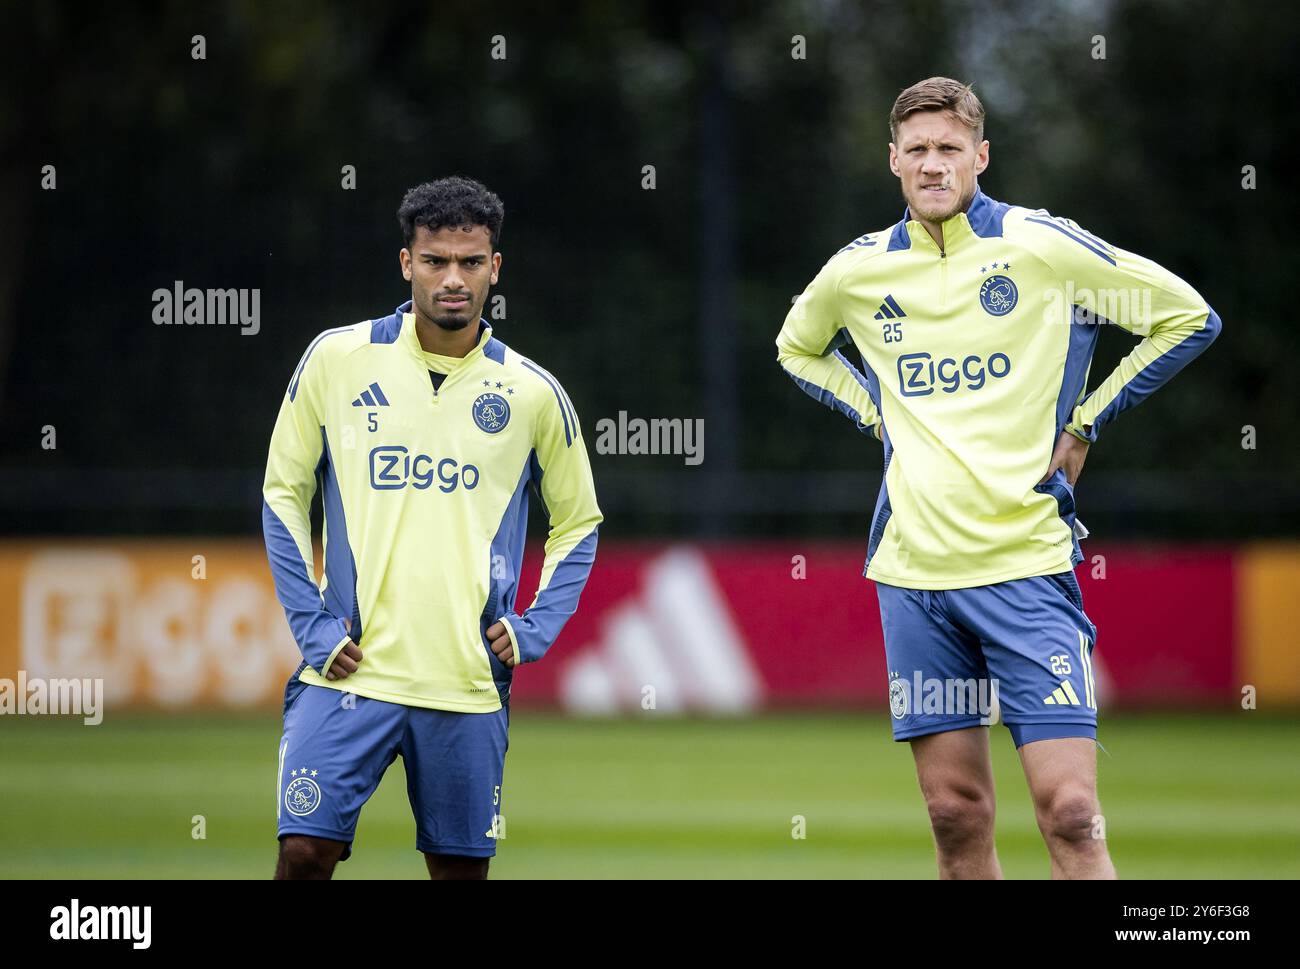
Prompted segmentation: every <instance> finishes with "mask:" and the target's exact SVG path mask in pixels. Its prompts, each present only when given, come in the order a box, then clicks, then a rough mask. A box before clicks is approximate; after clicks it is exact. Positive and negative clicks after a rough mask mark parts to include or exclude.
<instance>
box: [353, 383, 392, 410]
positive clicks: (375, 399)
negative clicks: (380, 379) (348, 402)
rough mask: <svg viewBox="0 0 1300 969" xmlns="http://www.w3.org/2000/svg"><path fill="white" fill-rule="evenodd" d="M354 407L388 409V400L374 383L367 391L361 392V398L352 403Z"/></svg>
mask: <svg viewBox="0 0 1300 969" xmlns="http://www.w3.org/2000/svg"><path fill="white" fill-rule="evenodd" d="M352 406H353V407H387V406H388V398H387V397H385V396H384V392H383V391H382V390H380V389H379V384H378V383H377V382H376V383H373V384H371V385H370V386H369V387H367V388H366V389H365V390H363V391H361V396H360V397H358V398H357V399H356V400H354V401H353V402H352Z"/></svg>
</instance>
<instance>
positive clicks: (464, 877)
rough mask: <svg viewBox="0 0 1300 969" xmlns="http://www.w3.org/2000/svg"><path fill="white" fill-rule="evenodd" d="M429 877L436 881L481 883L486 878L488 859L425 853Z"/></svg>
mask: <svg viewBox="0 0 1300 969" xmlns="http://www.w3.org/2000/svg"><path fill="white" fill-rule="evenodd" d="M424 860H425V864H426V865H428V867H429V877H430V878H432V879H434V880H437V881H482V880H484V879H486V878H487V876H488V864H489V861H490V859H488V858H471V857H468V856H466V855H440V854H432V853H428V852H426V853H425V856H424Z"/></svg>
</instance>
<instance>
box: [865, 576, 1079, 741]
mask: <svg viewBox="0 0 1300 969" xmlns="http://www.w3.org/2000/svg"><path fill="white" fill-rule="evenodd" d="M876 592H877V596H878V597H879V600H880V622H881V625H882V626H883V627H884V632H885V657H886V661H887V662H888V665H889V709H890V713H891V714H892V716H893V721H894V739H895V740H900V741H901V740H911V739H913V738H915V737H922V736H925V735H926V734H932V733H941V732H943V731H945V730H961V729H963V728H965V727H976V726H981V725H987V724H989V723H990V722H996V720H997V719H998V718H999V716H1000V718H1001V719H1002V721H1003V722H1004V723H1006V725H1007V727H1008V728H1010V730H1011V736H1012V739H1013V740H1014V741H1015V744H1016V746H1017V747H1021V746H1023V745H1024V744H1027V743H1030V742H1032V741H1035V740H1052V739H1056V738H1058V737H1089V738H1092V739H1093V740H1095V739H1096V738H1097V690H1096V682H1095V680H1094V678H1093V673H1092V650H1093V646H1094V645H1095V644H1096V642H1097V627H1096V626H1094V625H1093V624H1092V622H1091V620H1089V619H1088V617H1087V616H1086V615H1085V614H1084V611H1083V595H1082V593H1081V592H1080V591H1079V583H1078V581H1077V580H1076V579H1075V577H1074V573H1073V572H1058V573H1056V574H1055V575H1040V576H1034V577H1032V578H1028V579H1014V580H1012V581H1010V582H999V583H997V584H996V585H985V586H977V587H975V588H970V589H946V590H942V591H938V590H936V591H927V590H924V589H902V588H898V587H896V586H890V585H884V584H882V583H879V582H878V583H876Z"/></svg>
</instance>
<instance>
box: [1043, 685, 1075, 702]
mask: <svg viewBox="0 0 1300 969" xmlns="http://www.w3.org/2000/svg"><path fill="white" fill-rule="evenodd" d="M1043 702H1044V703H1046V704H1047V705H1048V706H1049V707H1052V706H1056V707H1078V706H1082V705H1083V704H1082V703H1081V702H1080V700H1079V694H1077V693H1075V692H1074V687H1072V686H1071V685H1070V681H1069V680H1062V681H1061V685H1060V686H1058V687H1057V688H1056V689H1055V690H1053V691H1052V695H1051V696H1045V697H1043Z"/></svg>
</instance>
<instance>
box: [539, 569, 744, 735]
mask: <svg viewBox="0 0 1300 969" xmlns="http://www.w3.org/2000/svg"><path fill="white" fill-rule="evenodd" d="M601 626H602V632H601V634H600V635H599V638H598V639H597V640H596V642H594V643H590V644H588V645H586V646H585V647H583V648H581V649H579V650H578V651H577V654H576V655H575V656H573V658H572V659H570V660H569V661H568V662H567V663H565V665H564V666H562V667H561V668H560V674H559V693H560V700H561V703H562V704H563V706H564V708H565V709H566V710H568V711H569V712H571V713H578V714H582V715H584V716H599V715H613V714H618V713H623V712H642V711H645V710H657V711H659V712H660V713H665V714H681V713H711V714H712V713H747V712H750V711H752V710H754V709H756V708H757V707H758V706H759V705H760V704H761V703H762V699H763V693H764V687H763V681H762V678H761V677H760V675H759V671H758V667H757V665H756V664H755V662H754V659H753V657H752V656H751V655H750V652H749V648H748V647H747V646H746V644H745V638H744V633H743V632H742V631H741V630H740V627H739V626H738V625H737V624H736V621H735V619H734V618H733V617H732V615H731V608H730V606H728V604H727V599H726V596H725V595H724V594H723V592H722V590H721V589H720V588H719V586H718V582H717V579H716V578H715V577H714V574H713V570H712V568H710V566H709V561H708V559H706V558H705V557H704V556H703V555H701V554H700V552H699V551H698V550H696V549H694V548H690V547H677V548H673V549H669V550H668V551H666V552H664V553H663V554H662V555H660V556H659V557H657V558H656V559H654V560H653V561H652V562H650V563H649V564H648V565H647V566H646V568H645V571H644V573H643V574H642V586H641V588H640V589H639V590H638V591H637V592H635V593H634V594H633V595H631V596H629V597H628V598H627V599H625V600H623V601H622V602H620V603H618V604H617V605H616V606H614V607H613V608H612V609H611V610H610V611H609V612H608V613H607V614H606V615H605V616H603V617H602V621H601Z"/></svg>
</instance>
